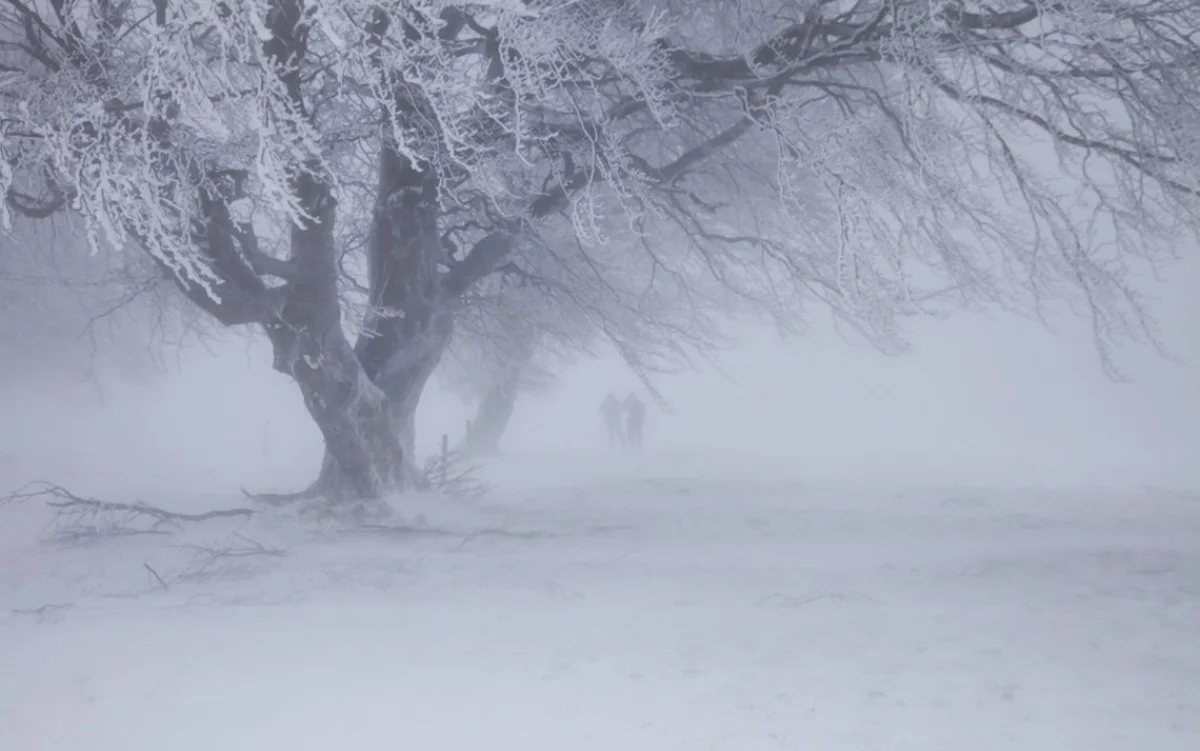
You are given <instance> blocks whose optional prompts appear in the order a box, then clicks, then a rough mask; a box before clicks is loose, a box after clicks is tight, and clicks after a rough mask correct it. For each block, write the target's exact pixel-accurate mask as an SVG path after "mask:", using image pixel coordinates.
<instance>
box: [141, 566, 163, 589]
mask: <svg viewBox="0 0 1200 751" xmlns="http://www.w3.org/2000/svg"><path fill="white" fill-rule="evenodd" d="M142 566H144V567H145V568H146V570H147V571H149V572H150V575H151V576H153V577H154V578H155V579H157V580H158V583H159V584H161V585H162V588H163V589H170V587H168V586H167V583H166V582H165V581H163V578H162V577H161V576H159V575H158V572H157V571H155V570H154V567H153V566H151V565H150V564H149V563H146V562H144V561H143V562H142Z"/></svg>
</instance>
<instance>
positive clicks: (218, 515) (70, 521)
mask: <svg viewBox="0 0 1200 751" xmlns="http://www.w3.org/2000/svg"><path fill="white" fill-rule="evenodd" d="M31 500H40V501H42V502H43V503H45V504H46V506H48V507H50V508H52V509H54V510H55V511H56V512H57V513H56V514H55V518H54V520H53V521H52V522H51V526H53V527H55V535H54V536H55V538H57V539H59V540H71V541H74V540H80V539H90V538H96V537H119V536H126V535H142V534H169V532H167V531H164V530H162V529H160V527H161V526H162V525H164V524H169V525H174V526H176V527H178V526H179V525H181V524H182V523H185V522H203V521H209V520H212V519H222V518H232V517H250V516H253V515H254V514H255V511H254V510H253V509H248V508H232V509H217V510H215V511H206V512H204V513H201V514H185V513H182V512H178V511H168V510H166V509H162V508H158V507H157V506H150V505H147V504H145V503H120V502H115V501H101V500H97V499H95V498H85V497H83V496H79V495H76V494H74V493H72V492H71V491H69V490H67V489H66V488H64V487H62V486H60V485H55V484H54V483H50V482H45V481H37V482H32V483H29V484H28V485H26V486H25V487H23V488H21V489H20V490H17V491H15V492H13V493H10V494H9V495H7V496H5V497H3V498H0V504H3V503H20V502H24V501H31ZM147 521H148V522H150V525H149V528H146V527H145V524H144V523H145V522H147ZM139 522H141V523H142V524H140V525H139Z"/></svg>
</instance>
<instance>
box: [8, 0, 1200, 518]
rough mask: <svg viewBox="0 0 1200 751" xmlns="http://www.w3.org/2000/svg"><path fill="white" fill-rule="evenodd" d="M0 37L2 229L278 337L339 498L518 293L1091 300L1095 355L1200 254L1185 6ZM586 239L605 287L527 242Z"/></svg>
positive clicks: (50, 13)
mask: <svg viewBox="0 0 1200 751" xmlns="http://www.w3.org/2000/svg"><path fill="white" fill-rule="evenodd" d="M0 9H2V12H0V139H2V140H0V152H2V153H0V188H2V189H3V190H4V192H5V196H6V201H5V206H6V207H7V209H8V213H12V212H17V213H20V214H23V215H25V216H29V217H42V216H48V215H51V214H53V213H55V212H58V211H70V212H73V213H74V214H77V215H78V216H79V217H81V218H82V219H83V220H84V221H85V224H86V226H87V227H88V229H89V236H90V240H91V242H92V244H93V245H94V246H95V247H96V248H98V249H111V248H118V249H126V248H130V249H131V248H138V249H141V250H142V251H144V252H146V253H147V254H148V256H149V257H150V258H152V259H153V260H154V262H155V263H156V264H157V265H158V267H159V268H160V269H161V270H162V271H163V273H164V274H166V275H168V276H169V277H170V278H171V279H173V280H174V281H175V283H176V284H177V285H178V286H179V287H180V289H181V290H182V291H183V292H184V293H185V294H186V295H187V297H188V298H189V299H190V300H191V301H192V302H193V303H194V304H195V305H197V306H199V307H200V308H202V309H203V310H205V311H207V312H208V313H210V314H211V315H212V316H213V317H215V318H216V319H217V320H219V321H221V322H222V323H224V324H226V325H231V326H233V325H255V326H259V327H261V328H262V329H263V330H264V331H265V332H266V333H267V336H268V337H269V339H270V341H271V343H272V345H273V347H274V350H275V354H276V363H275V364H276V367H277V368H278V369H279V370H281V371H282V372H284V373H287V374H288V375H290V376H291V377H293V378H294V380H295V381H296V383H297V384H298V386H299V388H300V391H301V393H302V395H303V397H304V401H305V404H306V406H307V407H308V410H309V412H310V413H311V414H312V416H313V418H314V420H315V421H316V423H317V425H318V427H319V428H320V429H321V432H322V434H323V436H324V438H325V443H326V448H327V456H326V460H325V463H324V466H323V468H322V471H321V476H320V479H319V480H318V482H317V484H316V485H315V486H314V490H315V491H317V492H323V493H329V494H335V495H355V496H375V495H379V494H381V493H384V492H389V491H391V490H393V489H397V488H402V487H405V486H407V485H408V484H409V483H410V482H411V479H412V478H411V474H412V473H411V472H410V468H411V466H412V457H411V445H412V429H413V428H412V424H413V422H412V419H413V415H414V413H415V408H416V404H417V401H418V399H419V398H420V394H421V391H422V389H423V387H424V384H425V382H426V381H427V380H428V378H429V376H430V374H431V373H432V371H433V370H434V368H435V367H436V365H437V363H438V361H439V360H440V358H441V356H442V353H443V352H444V350H445V348H446V346H447V345H448V343H449V341H450V339H451V336H452V333H453V324H454V317H455V314H456V313H457V312H458V311H460V310H461V308H462V305H463V301H464V297H465V296H467V295H469V294H471V293H472V292H473V291H474V290H475V289H476V288H478V286H479V285H480V284H481V283H482V282H483V281H484V280H485V279H488V278H489V277H491V276H492V275H493V274H494V273H495V272H496V271H497V269H499V268H501V267H505V266H507V265H508V264H513V267H512V268H513V269H515V270H516V271H523V272H525V273H527V274H529V275H531V277H533V276H537V275H539V271H538V269H527V268H525V265H535V266H539V267H540V268H541V269H542V270H545V269H546V268H555V267H557V270H556V271H555V274H557V275H558V276H559V277H560V278H565V279H579V278H581V275H582V274H584V273H587V272H586V271H585V269H586V268H587V267H588V266H591V267H592V268H594V269H596V270H595V271H593V272H591V273H593V274H595V275H597V277H598V278H600V277H603V275H604V274H606V273H607V271H606V270H607V269H619V270H620V274H622V275H624V276H625V277H626V278H628V277H629V275H630V274H631V273H637V272H640V273H642V274H643V275H644V288H645V289H647V290H649V292H648V293H647V294H651V295H656V294H660V293H661V294H663V295H665V299H671V300H675V299H680V297H679V296H680V295H682V297H683V298H686V296H687V294H688V292H689V291H690V290H711V289H715V288H716V287H720V288H721V289H722V290H723V292H722V293H720V294H721V295H723V296H725V297H728V298H729V299H734V300H738V301H741V302H742V303H744V304H752V305H755V306H758V307H761V308H763V309H765V310H767V311H769V312H770V313H772V314H773V315H775V316H776V318H777V320H780V321H781V322H788V321H794V320H797V319H799V318H800V317H801V316H803V315H804V314H805V313H806V311H807V310H809V309H811V308H812V307H813V306H815V305H819V306H822V307H826V308H828V309H830V310H832V311H834V312H835V314H836V315H837V316H838V318H839V320H841V321H845V322H848V323H850V324H852V325H854V326H855V327H856V328H857V329H858V330H859V331H861V332H862V333H863V334H864V335H866V336H868V337H869V338H870V339H871V340H872V341H874V342H876V343H877V344H880V345H882V346H894V345H896V344H898V343H900V342H901V341H902V340H901V339H900V336H899V329H898V319H899V317H900V316H903V315H906V314H914V313H919V312H923V311H935V312H936V311H940V310H945V309H946V305H947V303H948V302H949V303H951V304H952V305H960V304H963V303H971V302H978V301H983V302H989V301H990V302H998V303H1002V304H1019V303H1022V302H1031V303H1033V304H1035V305H1036V304H1039V303H1040V302H1041V301H1042V300H1046V299H1066V300H1068V301H1072V302H1074V301H1084V302H1086V304H1087V307H1086V308H1085V309H1086V310H1087V312H1088V314H1089V315H1091V316H1092V318H1093V321H1094V326H1095V331H1096V334H1097V341H1098V343H1100V345H1101V351H1102V352H1104V353H1108V351H1109V349H1108V348H1109V346H1110V345H1112V344H1114V343H1118V342H1119V341H1121V340H1122V339H1123V338H1124V337H1127V336H1130V335H1138V334H1139V332H1144V331H1145V326H1146V324H1147V316H1146V313H1145V311H1144V309H1143V307H1142V304H1141V301H1140V300H1139V299H1138V298H1137V296H1136V295H1134V294H1133V292H1132V290H1131V289H1130V286H1129V284H1128V283H1127V275H1128V273H1129V267H1130V264H1132V263H1133V262H1134V261H1136V260H1138V259H1145V260H1149V261H1156V260H1158V259H1160V258H1163V257H1166V256H1167V255H1169V253H1170V252H1171V251H1172V249H1173V247H1175V244H1176V243H1177V242H1178V239H1179V237H1180V236H1181V235H1182V233H1185V232H1191V231H1192V230H1193V229H1194V228H1195V227H1196V221H1195V220H1196V208H1197V204H1196V189H1197V185H1198V178H1197V175H1200V172H1198V171H1197V169H1196V167H1197V164H1196V162H1197V137H1196V135H1195V134H1196V133H1197V132H1200V131H1198V129H1197V128H1196V125H1197V124H1198V123H1197V118H1196V116H1195V109H1194V102H1195V101H1196V95H1197V93H1200V87H1198V86H1197V84H1198V74H1200V63H1198V60H1200V54H1198V53H1200V42H1198V41H1196V40H1195V39H1194V35H1193V34H1192V33H1191V30H1192V29H1195V28H1198V24H1200V9H1197V8H1196V6H1195V5H1194V4H1192V3H1188V2H1181V1H1180V0H1076V1H1074V2H1050V1H1049V0H997V2H994V3H991V4H983V3H974V2H967V1H966V0H748V1H746V2H738V3H730V2H726V0H699V2H684V0H644V1H639V0H475V2H453V1H451V0H337V1H336V2H334V1H333V0H238V1H237V2H233V1H232V0H228V1H225V2H221V1H216V2H214V1H213V0H0ZM1039 145H1040V146H1042V147H1045V148H1046V149H1049V148H1050V147H1053V149H1054V152H1053V153H1054V154H1055V155H1056V156H1057V157H1058V163H1057V164H1049V163H1048V160H1047V159H1046V154H1045V153H1041V152H1038V153H1035V151H1034V150H1032V149H1036V147H1038V146H1039ZM464 216H466V217H468V218H469V220H468V221H466V222H464V221H463V217H464ZM564 222H569V224H570V227H571V235H572V236H573V238H574V240H575V241H576V242H577V247H578V253H577V254H576V260H579V261H582V262H583V263H584V266H576V265H574V264H567V263H563V262H562V259H561V258H556V255H555V254H556V253H561V252H562V249H561V248H558V249H555V248H554V247H553V246H552V244H551V243H546V242H541V243H539V242H537V241H536V240H537V238H543V237H547V236H549V235H554V236H557V234H558V232H557V230H555V231H553V232H550V233H549V235H548V234H547V232H546V230H545V228H546V226H551V225H554V224H555V223H560V224H561V223H564ZM616 226H623V227H624V230H623V231H624V232H625V233H627V234H626V235H625V237H624V238H623V239H620V240H619V241H616V240H614V237H613V232H614V231H615V230H614V227H616ZM451 230H455V233H454V235H453V237H451V236H450V234H451ZM625 240H630V241H629V242H627V241H625ZM538 247H541V248H542V249H543V250H547V252H546V253H536V252H534V251H533V250H530V251H528V254H527V255H526V256H525V257H520V258H512V256H514V255H518V256H520V255H522V254H523V253H525V251H523V250H522V249H524V248H529V249H534V248H538ZM631 248H639V249H640V250H639V253H638V254H630V249H631ZM349 249H354V250H353V251H351V250H349ZM571 252H572V253H575V250H571ZM551 276H553V275H551ZM348 279H349V280H352V283H351V282H348ZM603 287H604V285H603V284H598V285H597V286H596V289H602V288H603ZM663 290H668V291H669V292H670V294H667V293H665V292H663ZM705 296H706V297H708V298H711V299H716V298H717V297H718V296H717V295H710V294H708V292H705ZM356 298H357V300H356ZM580 299H581V300H585V301H586V300H588V299H589V298H587V297H586V296H581V297H580ZM609 302H610V301H609V300H606V299H604V296H603V295H600V296H597V297H594V298H592V299H591V300H590V302H587V303H585V304H587V305H591V306H593V312H594V313H597V311H599V313H597V314H598V315H601V316H604V315H621V313H620V312H619V311H621V310H622V308H621V306H617V307H616V308H613V307H611V306H610V305H609ZM696 310H698V311H704V310H705V306H699V305H698V306H697V307H696ZM614 311H617V312H614ZM707 314H708V313H707V312H706V313H705V315H707ZM355 336H357V341H354V337H355Z"/></svg>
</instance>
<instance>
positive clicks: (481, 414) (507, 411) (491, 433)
mask: <svg viewBox="0 0 1200 751" xmlns="http://www.w3.org/2000/svg"><path fill="white" fill-rule="evenodd" d="M520 385H521V370H520V368H519V367H517V366H515V365H514V366H509V367H508V368H507V369H506V370H505V372H504V374H503V375H502V377H501V378H500V379H498V380H497V381H496V382H495V383H493V384H492V387H491V388H490V389H488V391H487V393H486V394H484V395H483V399H482V400H481V401H480V402H479V409H478V411H477V412H476V413H475V419H474V420H472V421H471V426H470V428H469V429H468V431H467V437H466V439H465V440H464V441H463V450H464V451H466V452H467V453H469V454H474V455H476V456H493V455H495V454H496V453H497V452H499V450H500V439H501V438H503V437H504V431H505V430H506V429H507V428H508V423H509V420H511V419H512V415H513V410H514V408H515V407H516V404H517V397H518V395H519V394H520Z"/></svg>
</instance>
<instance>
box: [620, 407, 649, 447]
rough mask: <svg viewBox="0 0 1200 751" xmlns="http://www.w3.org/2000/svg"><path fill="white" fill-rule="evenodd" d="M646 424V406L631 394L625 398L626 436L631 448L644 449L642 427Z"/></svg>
mask: <svg viewBox="0 0 1200 751" xmlns="http://www.w3.org/2000/svg"><path fill="white" fill-rule="evenodd" d="M645 424H646V405H645V404H644V403H642V400H641V399H639V398H638V395H637V394H633V393H631V394H630V395H629V396H627V397H625V434H626V436H628V439H629V446H630V448H635V449H640V448H641V447H642V427H643V426H644V425H645Z"/></svg>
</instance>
